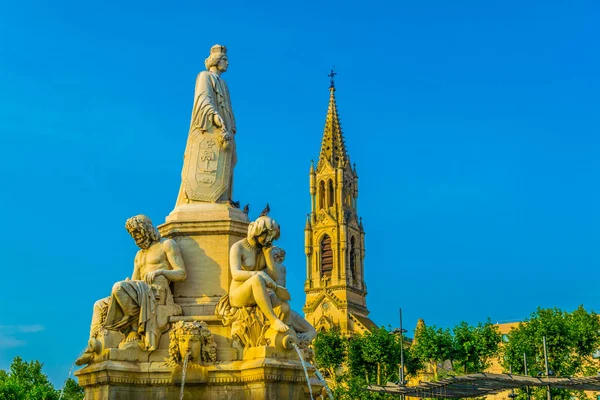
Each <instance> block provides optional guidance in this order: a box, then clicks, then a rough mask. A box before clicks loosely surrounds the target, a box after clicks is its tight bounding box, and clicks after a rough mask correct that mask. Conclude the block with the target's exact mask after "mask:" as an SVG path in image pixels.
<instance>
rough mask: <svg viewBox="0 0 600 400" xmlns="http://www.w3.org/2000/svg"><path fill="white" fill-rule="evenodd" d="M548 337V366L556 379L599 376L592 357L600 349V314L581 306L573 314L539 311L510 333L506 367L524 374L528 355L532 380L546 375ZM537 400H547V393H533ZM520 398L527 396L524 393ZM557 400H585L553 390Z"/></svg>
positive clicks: (563, 391)
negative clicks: (524, 361)
mask: <svg viewBox="0 0 600 400" xmlns="http://www.w3.org/2000/svg"><path fill="white" fill-rule="evenodd" d="M544 336H545V337H546V344H547V350H548V366H549V369H550V371H552V374H553V375H554V376H562V377H572V376H586V375H595V374H596V373H597V372H598V367H597V364H596V363H595V362H593V358H592V353H593V352H594V351H595V350H597V349H598V348H599V347H600V320H599V319H598V314H596V313H595V312H593V311H591V312H588V311H586V310H585V309H584V308H583V306H580V307H579V308H577V309H576V310H575V311H573V312H571V313H569V312H565V311H562V310H560V309H558V308H547V309H542V308H538V309H537V310H536V311H535V312H534V313H532V314H531V316H530V317H529V318H528V319H527V320H525V321H524V322H522V323H520V324H519V325H518V327H517V328H515V329H513V330H512V331H511V332H510V333H509V340H508V343H506V344H505V346H504V349H503V356H504V357H503V367H504V368H505V370H509V369H510V368H511V367H512V370H513V372H515V373H520V374H523V373H524V372H525V371H524V363H523V357H524V355H525V356H526V357H527V367H528V373H529V375H531V376H537V375H538V374H541V375H545V373H546V369H545V364H544V349H543V337H544ZM531 394H532V397H533V398H534V399H539V400H543V399H545V397H546V391H545V389H543V388H542V389H536V390H531ZM519 396H523V397H524V394H523V393H520V394H519ZM552 396H553V399H556V400H559V399H564V400H569V399H571V398H572V397H579V398H585V395H584V394H583V393H579V392H572V391H567V390H559V389H552Z"/></svg>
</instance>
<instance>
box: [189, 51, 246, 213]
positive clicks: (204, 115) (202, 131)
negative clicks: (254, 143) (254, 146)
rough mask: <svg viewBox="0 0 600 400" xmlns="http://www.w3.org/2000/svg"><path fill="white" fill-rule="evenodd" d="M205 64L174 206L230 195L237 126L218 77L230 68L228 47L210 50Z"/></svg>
mask: <svg viewBox="0 0 600 400" xmlns="http://www.w3.org/2000/svg"><path fill="white" fill-rule="evenodd" d="M204 64H205V65H206V71H202V72H200V74H198V77H197V79H196V90H195V92H194V106H193V108H192V118H191V122H190V131H189V134H188V141H187V146H186V149H185V155H184V162H183V172H182V183H181V189H180V191H179V196H178V198H177V206H179V205H180V204H187V203H198V202H209V203H225V202H229V201H230V199H231V196H232V189H233V168H234V166H235V164H236V154H235V141H234V139H233V137H234V134H235V133H236V127H235V118H234V116H233V110H232V109H231V99H230V97H229V88H228V87H227V83H226V82H225V80H223V78H222V76H221V74H222V73H223V72H225V71H227V67H228V66H229V61H228V59H227V48H226V47H225V46H221V45H218V44H217V45H214V46H213V47H211V49H210V56H209V57H208V58H207V59H206V60H205V62H204Z"/></svg>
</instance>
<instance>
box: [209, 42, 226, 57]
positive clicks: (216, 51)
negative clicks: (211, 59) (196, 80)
mask: <svg viewBox="0 0 600 400" xmlns="http://www.w3.org/2000/svg"><path fill="white" fill-rule="evenodd" d="M210 55H211V56H216V55H224V56H225V55H227V47H225V46H221V45H220V44H215V45H214V46H213V47H211V48H210Z"/></svg>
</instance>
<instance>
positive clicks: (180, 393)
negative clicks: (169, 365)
mask: <svg viewBox="0 0 600 400" xmlns="http://www.w3.org/2000/svg"><path fill="white" fill-rule="evenodd" d="M189 358H190V353H189V352H188V353H186V355H185V358H184V359H183V370H182V371H181V389H180V390H179V400H183V388H184V387H185V377H186V375H187V365H188V359H189Z"/></svg>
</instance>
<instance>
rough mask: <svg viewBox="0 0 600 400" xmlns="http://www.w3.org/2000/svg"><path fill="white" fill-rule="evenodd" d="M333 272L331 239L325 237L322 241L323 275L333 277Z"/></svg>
mask: <svg viewBox="0 0 600 400" xmlns="http://www.w3.org/2000/svg"><path fill="white" fill-rule="evenodd" d="M332 270H333V250H332V248H331V238H330V237H329V236H328V235H325V236H323V239H322V240H321V275H322V276H325V275H331V271H332Z"/></svg>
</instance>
